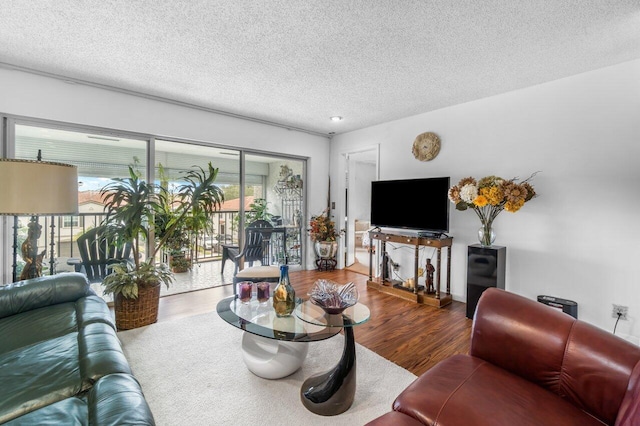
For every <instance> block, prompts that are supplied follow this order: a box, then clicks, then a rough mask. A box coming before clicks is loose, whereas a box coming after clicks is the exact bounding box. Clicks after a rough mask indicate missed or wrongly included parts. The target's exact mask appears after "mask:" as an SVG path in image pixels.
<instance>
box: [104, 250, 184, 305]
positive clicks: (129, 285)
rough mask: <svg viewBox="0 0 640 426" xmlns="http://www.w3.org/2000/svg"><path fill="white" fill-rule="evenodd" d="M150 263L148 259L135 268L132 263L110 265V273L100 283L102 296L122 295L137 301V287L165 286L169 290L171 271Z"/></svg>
mask: <svg viewBox="0 0 640 426" xmlns="http://www.w3.org/2000/svg"><path fill="white" fill-rule="evenodd" d="M152 262H153V260H152V259H150V260H149V261H148V262H141V263H140V265H139V266H137V267H136V265H135V264H134V263H133V262H124V263H119V264H114V265H111V266H110V268H111V273H110V274H109V275H108V276H107V277H105V279H104V280H103V281H102V285H103V286H104V294H113V295H114V296H116V295H118V294H122V296H124V297H125V298H127V299H137V298H138V288H139V287H144V286H146V287H154V286H157V285H161V284H165V285H166V286H167V288H169V283H170V282H171V281H172V279H173V275H172V274H171V270H169V267H168V266H167V265H165V264H164V263H161V264H158V265H155V264H153V263H152Z"/></svg>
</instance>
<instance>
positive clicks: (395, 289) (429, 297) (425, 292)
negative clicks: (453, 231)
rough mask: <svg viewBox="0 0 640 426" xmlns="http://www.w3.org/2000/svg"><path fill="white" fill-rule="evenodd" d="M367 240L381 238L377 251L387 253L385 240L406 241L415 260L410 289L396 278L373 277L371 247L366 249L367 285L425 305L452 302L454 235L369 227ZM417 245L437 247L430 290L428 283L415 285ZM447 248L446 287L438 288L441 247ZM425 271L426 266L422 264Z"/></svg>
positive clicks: (399, 242) (418, 260)
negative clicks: (424, 235) (367, 263)
mask: <svg viewBox="0 0 640 426" xmlns="http://www.w3.org/2000/svg"><path fill="white" fill-rule="evenodd" d="M369 238H370V241H371V242H373V241H374V240H379V241H380V242H381V250H380V255H382V256H384V254H385V253H386V244H387V243H398V244H407V245H411V246H414V247H415V262H414V274H413V275H414V278H413V279H414V283H415V287H414V288H413V289H408V288H405V287H402V283H401V282H400V281H397V280H392V279H386V278H387V277H384V276H382V277H377V278H374V277H373V250H370V251H369V280H368V281H367V288H372V289H376V290H378V291H381V292H383V293H387V294H391V295H393V296H397V297H401V298H403V299H406V300H411V301H413V302H416V303H422V304H425V305H430V306H435V307H438V308H441V307H443V306H446V305H448V304H450V303H451V301H452V297H451V244H452V243H453V237H445V238H430V237H421V236H412V235H403V234H400V233H398V234H394V233H389V232H381V231H370V232H369ZM420 247H433V248H435V249H436V264H435V265H434V268H435V270H434V274H433V275H434V276H433V290H432V291H430V290H431V289H430V288H427V286H426V285H425V286H420V285H418V268H419V266H420V265H419V262H420V259H419V254H420ZM443 248H446V251H445V254H446V256H445V260H446V268H447V269H446V270H447V278H446V291H442V288H441V284H442V283H441V281H442V279H441V277H442V275H441V265H442V249H443ZM425 271H426V268H425Z"/></svg>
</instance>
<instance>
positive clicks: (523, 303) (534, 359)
mask: <svg viewBox="0 0 640 426" xmlns="http://www.w3.org/2000/svg"><path fill="white" fill-rule="evenodd" d="M575 321H576V320H575V318H573V317H571V316H569V315H567V314H565V313H563V312H560V311H558V310H556V309H552V308H550V307H549V306H546V305H544V304H542V303H539V302H536V301H533V300H530V299H527V298H525V297H523V296H519V295H517V294H515V293H510V292H508V291H505V290H500V289H497V288H488V289H487V290H485V291H484V292H483V293H482V296H480V300H479V301H478V306H477V309H476V313H475V317H474V320H473V327H472V330H471V347H470V351H469V354H470V355H472V356H475V357H478V358H481V359H483V360H485V361H487V362H490V363H491V364H493V365H496V366H498V367H500V368H503V369H505V370H507V371H509V372H510V373H513V374H516V375H518V376H520V377H523V378H525V379H527V380H529V381H531V382H534V383H536V384H538V385H540V386H543V387H545V388H548V389H554V390H555V391H556V392H557V389H558V387H559V380H560V377H559V376H560V369H561V366H562V361H563V358H564V354H565V348H566V345H567V339H568V336H569V333H570V332H571V328H572V327H573V324H574V323H575Z"/></svg>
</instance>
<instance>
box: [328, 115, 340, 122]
mask: <svg viewBox="0 0 640 426" xmlns="http://www.w3.org/2000/svg"><path fill="white" fill-rule="evenodd" d="M329 119H330V120H331V121H342V117H340V116H339V115H334V116H333V117H329Z"/></svg>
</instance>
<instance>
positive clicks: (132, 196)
mask: <svg viewBox="0 0 640 426" xmlns="http://www.w3.org/2000/svg"><path fill="white" fill-rule="evenodd" d="M217 176H218V169H216V168H214V167H213V166H212V165H211V163H208V166H207V169H206V170H205V169H203V168H202V167H198V166H194V167H193V168H192V169H191V170H189V171H187V172H185V175H184V177H183V180H184V182H185V183H184V184H183V185H180V186H179V187H178V189H177V193H176V194H173V193H171V192H170V191H169V190H168V188H167V187H166V185H154V184H153V183H148V182H145V181H144V180H142V179H140V176H139V174H137V173H136V172H135V170H134V168H133V167H132V166H130V167H129V177H128V178H116V179H112V182H111V183H109V184H107V185H106V186H105V187H104V188H103V189H102V190H101V195H102V196H103V199H104V200H105V211H106V218H105V220H104V225H106V227H107V231H106V232H107V233H108V234H109V236H110V237H111V238H113V239H114V240H115V241H116V243H117V244H120V243H131V245H132V256H133V263H127V264H124V265H115V266H113V268H112V273H111V274H110V275H109V276H108V277H107V278H106V279H105V280H104V281H103V284H104V285H105V288H106V289H108V290H109V292H113V293H115V294H118V293H122V295H123V296H125V297H127V298H130V297H134V298H135V297H137V294H138V293H137V292H138V286H139V285H146V284H143V283H148V284H149V285H159V284H160V283H164V284H166V285H167V287H168V286H169V282H170V281H171V280H172V275H171V272H170V271H169V269H168V267H167V266H166V265H154V263H153V262H154V258H155V256H156V254H157V253H158V252H159V251H160V250H162V249H163V248H165V247H166V248H172V247H173V248H175V247H178V246H180V245H181V244H183V242H184V238H185V235H186V234H185V230H186V229H191V230H192V231H194V232H198V231H200V230H201V229H203V228H204V227H205V226H206V224H207V223H208V218H209V216H211V215H212V214H213V213H214V212H216V211H217V210H218V209H220V206H221V204H222V202H224V193H223V192H222V190H221V189H220V188H219V187H218V186H217V185H215V180H216V178H217ZM151 231H153V232H154V233H155V235H156V237H157V238H156V245H155V247H154V248H153V249H152V250H151V253H150V254H149V256H148V260H147V261H144V262H143V261H141V260H140V241H141V240H142V239H147V240H148V238H149V235H150V234H151ZM145 280H148V281H145ZM105 292H106V291H105Z"/></svg>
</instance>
